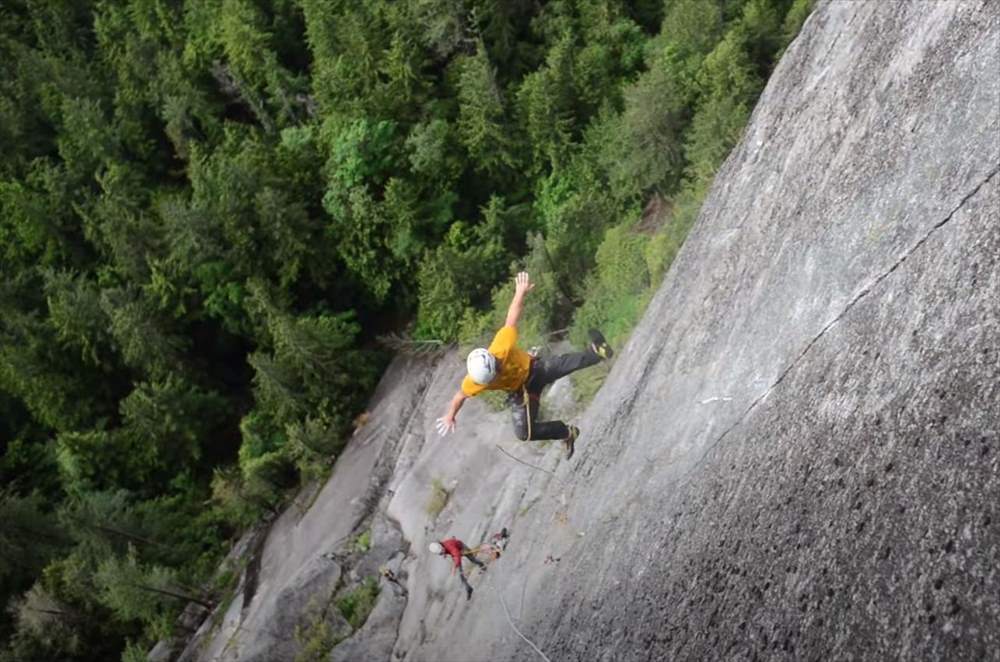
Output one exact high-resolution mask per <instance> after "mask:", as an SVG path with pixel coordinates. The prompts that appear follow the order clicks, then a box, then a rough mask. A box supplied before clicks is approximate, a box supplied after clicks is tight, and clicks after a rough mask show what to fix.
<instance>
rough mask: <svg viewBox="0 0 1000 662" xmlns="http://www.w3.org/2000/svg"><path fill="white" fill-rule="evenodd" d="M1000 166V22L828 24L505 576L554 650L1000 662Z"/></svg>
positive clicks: (505, 651) (830, 11) (891, 5)
mask: <svg viewBox="0 0 1000 662" xmlns="http://www.w3.org/2000/svg"><path fill="white" fill-rule="evenodd" d="M998 170H1000V5H997V4H996V3H992V2H980V1H975V2H971V1H970V2H898V3H896V2H828V3H821V4H820V6H819V7H818V8H817V10H816V12H815V13H814V14H813V16H812V17H811V18H810V19H809V21H808V22H807V24H806V26H805V27H804V29H803V31H802V33H801V35H800V37H799V38H798V39H797V40H796V41H795V43H794V44H793V45H792V46H791V48H790V49H789V51H788V52H787V54H786V55H785V57H784V58H783V60H782V61H781V63H780V65H779V66H778V68H777V70H776V71H775V73H774V75H773V77H772V79H771V81H770V83H769V84H768V86H767V89H766V91H765V93H764V94H763V96H762V97H761V99H760V102H759V104H758V106H757V109H756V111H755V112H754V114H753V117H752V119H751V122H750V124H749V126H748V128H747V131H746V134H745V136H744V139H743V141H742V142H741V144H740V145H739V146H738V148H737V149H735V150H734V152H733V153H732V154H731V155H730V157H729V159H728V160H727V162H726V164H725V165H724V167H723V168H722V170H721V171H720V173H719V174H718V176H717V178H716V183H715V187H714V189H713V191H712V192H711V194H710V196H709V198H708V200H707V202H706V204H705V206H704V207H703V210H702V214H701V217H700V218H699V221H698V223H697V225H696V227H695V229H694V231H693V232H692V234H691V236H690V237H689V239H688V241H687V243H686V244H685V246H684V248H683V250H682V252H681V255H680V256H679V258H678V260H677V262H676V263H675V265H674V267H673V268H672V269H671V272H670V273H669V274H668V276H667V278H666V280H665V282H664V284H663V286H662V288H661V290H660V292H659V294H658V295H657V297H656V299H655V300H654V301H653V303H652V304H651V305H650V308H649V310H648V311H647V314H646V316H645V318H644V320H643V322H642V323H641V325H640V327H639V328H638V329H637V330H636V332H635V333H634V334H633V337H632V339H631V340H630V342H629V344H628V346H627V347H626V348H625V349H624V351H622V352H621V356H620V358H619V360H618V363H617V365H616V366H615V368H614V369H613V371H612V374H611V376H610V378H609V380H608V381H607V382H606V383H605V385H604V387H603V389H602V391H601V392H600V394H599V395H598V397H597V399H596V400H595V402H594V403H593V404H592V406H591V407H590V409H589V410H588V412H587V414H586V416H585V417H584V420H583V422H582V423H581V427H583V428H584V429H585V430H586V432H585V433H584V435H583V436H582V437H581V439H580V442H579V443H578V446H579V447H580V449H579V450H578V451H577V456H578V457H579V459H578V460H575V463H574V465H573V467H572V471H571V472H570V471H567V472H566V473H565V474H564V477H565V478H566V479H567V480H569V481H571V484H572V491H571V494H569V498H568V503H569V506H568V507H567V508H566V509H565V511H564V512H562V513H560V512H558V510H556V509H553V510H551V511H550V512H544V511H542V512H538V513H537V514H536V517H537V523H533V524H532V525H530V526H528V527H524V526H522V527H521V529H522V530H524V529H527V530H528V531H529V532H530V533H529V536H528V540H525V541H520V542H521V543H522V546H521V547H519V548H518V549H519V550H524V551H516V552H514V554H512V555H511V556H512V557H513V556H515V555H516V558H510V559H505V560H504V563H506V564H507V567H505V572H506V573H507V574H508V575H511V576H517V577H519V580H518V583H519V582H520V581H521V580H520V577H522V576H526V577H528V578H529V579H528V586H529V587H530V589H529V593H528V598H527V600H526V604H525V608H524V616H523V624H524V626H525V629H526V632H525V633H526V634H527V635H528V636H529V638H533V641H534V643H535V644H537V645H538V646H539V647H540V648H541V649H542V650H544V651H548V652H549V653H550V657H551V658H552V659H561V660H577V659H579V660H594V659H597V660H603V659H606V660H632V659H634V660H645V659H675V660H680V659H719V658H730V659H731V658H737V659H742V658H750V659H753V658H768V659H861V658H867V659H886V658H890V659H891V658H902V659H983V658H991V657H992V658H994V659H996V658H997V657H998V656H1000V653H998V651H1000V574H998V572H997V570H996V564H997V561H998V559H1000V519H998V517H1000V512H998V510H1000V505H998V503H1000V501H998V500H1000V470H998V468H1000V464H998V461H1000V460H998V454H1000V386H998V384H1000V175H998ZM546 518H548V519H549V521H564V522H568V523H569V526H571V527H574V528H576V529H578V530H579V531H581V532H585V533H586V535H585V536H583V537H577V538H576V540H575V542H574V543H573V544H569V545H567V544H565V543H563V542H562V541H559V540H558V537H556V540H557V542H550V540H552V539H553V537H552V536H550V534H549V532H548V531H546V530H545V528H544V524H543V522H544V520H545V519H546ZM550 528H551V527H550ZM546 550H551V552H549V551H546ZM546 553H552V554H554V555H556V556H560V557H562V559H563V560H562V562H561V563H560V564H559V567H558V569H557V570H552V569H547V568H545V567H543V566H540V561H539V560H538V555H539V554H542V555H543V556H544V554H546ZM567 558H568V559H570V561H569V563H568V564H567ZM514 585H515V586H517V583H515V584H514ZM517 588H519V587H517ZM516 595H517V594H516V592H515V591H514V590H510V591H508V593H507V596H508V597H507V600H508V602H510V601H511V600H512V599H515V598H516ZM491 627H492V626H491ZM505 630H506V631H505ZM477 634H478V635H479V636H481V637H483V638H489V637H490V636H491V635H490V634H489V632H488V630H487V629H486V628H484V629H483V631H481V632H477ZM506 634H509V629H507V624H506V623H503V622H502V620H501V621H500V625H499V626H496V630H495V634H493V635H492V638H491V647H490V652H491V657H494V658H499V659H512V660H513V659H528V657H529V656H531V655H533V652H532V651H531V649H530V648H529V647H528V646H527V644H525V643H524V642H519V641H517V640H516V639H513V638H510V637H508V640H507V641H506V642H503V641H501V637H502V636H504V635H506ZM437 652H441V651H437ZM414 659H419V656H414Z"/></svg>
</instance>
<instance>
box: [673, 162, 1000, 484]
mask: <svg viewBox="0 0 1000 662" xmlns="http://www.w3.org/2000/svg"><path fill="white" fill-rule="evenodd" d="M998 173H1000V166H997V167H996V168H994V169H993V171H992V172H990V173H989V174H988V175H986V177H984V178H983V180H982V181H981V182H979V184H977V185H976V186H975V187H974V188H973V189H972V190H971V191H970V192H969V193H968V194H966V195H965V196H964V197H963V198H962V199H961V201H959V203H958V205H956V206H955V208H954V209H952V210H951V211H950V212H949V213H948V214H947V215H946V216H945V217H944V218H943V219H942V220H940V221H938V222H937V223H935V224H934V225H933V226H931V228H930V229H929V230H928V231H927V233H926V234H924V236H923V237H921V238H920V239H919V240H918V241H917V242H916V243H915V244H913V246H912V247H910V249H909V250H908V251H906V253H904V254H903V256H902V257H900V258H899V259H898V260H896V262H895V263H893V265H892V266H890V267H889V268H888V269H887V270H885V271H884V272H883V273H882V274H880V275H879V276H878V277H876V278H875V280H873V281H872V282H871V283H869V284H868V285H866V286H865V287H864V288H863V289H862V290H861V291H860V292H858V294H857V295H856V296H855V297H854V298H853V299H851V300H850V301H849V302H848V303H847V305H846V306H844V309H843V310H842V311H840V314H838V315H837V316H836V317H835V318H833V319H832V320H831V321H830V322H828V323H827V324H826V325H825V326H824V327H823V328H822V329H821V330H820V331H819V333H817V334H816V335H815V336H814V337H813V339H812V340H810V341H809V342H808V343H806V346H805V347H804V348H803V349H802V351H801V352H799V354H798V356H796V357H795V359H794V360H792V362H791V363H789V364H788V366H786V367H785V369H784V370H783V371H782V372H781V374H780V375H778V378H777V379H776V380H775V381H774V383H773V384H771V385H770V386H769V387H767V389H765V390H764V392H763V393H762V394H761V395H759V396H757V398H756V399H754V401H753V402H751V403H750V406H749V407H747V408H746V410H745V411H744V412H743V413H742V414H740V416H739V418H737V419H736V421H735V422H734V423H733V424H732V425H730V426H729V427H728V428H726V430H725V431H724V432H723V433H722V434H721V435H719V437H718V438H717V439H716V440H715V441H713V442H712V443H711V444H710V445H709V446H707V447H706V448H705V452H704V453H702V454H701V457H699V458H698V459H697V460H696V461H695V462H694V463H693V464H692V465H691V467H690V468H689V469H688V470H687V471H686V472H685V476H688V475H690V474H691V473H692V472H693V471H694V470H695V469H697V468H698V467H700V466H701V465H702V464H703V463H704V461H705V460H706V458H708V456H709V454H710V453H711V452H712V451H713V450H714V449H715V448H716V447H717V446H718V445H719V444H720V443H722V440H723V439H725V438H726V436H727V435H728V434H729V433H730V432H732V431H733V430H735V429H736V428H737V427H739V426H740V425H741V424H742V423H743V421H744V420H746V418H747V416H749V415H750V412H752V411H753V410H754V409H755V408H756V407H757V405H759V404H760V403H761V402H763V401H764V400H765V399H766V398H767V396H769V395H770V394H771V393H772V392H773V391H774V389H776V388H777V387H778V386H779V385H780V384H781V382H783V381H784V380H785V377H787V376H788V374H789V373H791V371H792V370H793V369H794V368H795V367H796V366H797V365H798V364H799V361H801V360H802V358H803V357H804V356H805V355H806V354H808V353H809V351H810V350H811V349H812V348H813V346H814V345H815V344H816V343H817V342H819V340H820V339H821V338H822V337H823V336H824V335H826V332H827V331H829V330H830V329H831V328H833V327H834V326H836V325H837V324H838V323H840V320H842V319H843V318H844V316H845V315H847V313H849V312H850V311H851V309H852V308H854V306H855V305H856V304H857V303H858V302H859V301H861V299H863V298H865V297H866V296H868V295H869V294H870V293H871V292H872V290H873V289H874V288H875V287H877V286H878V285H879V284H880V283H881V282H882V281H883V280H885V279H886V278H888V277H889V276H890V275H891V274H892V273H894V272H895V271H896V270H897V269H898V268H899V267H900V266H901V265H902V264H903V263H904V262H906V260H907V259H908V258H909V257H910V256H911V255H913V254H914V253H915V252H916V251H917V250H919V249H920V247H921V246H923V245H924V244H925V243H927V241H928V240H929V239H930V238H931V236H932V235H933V234H934V233H935V232H937V231H938V230H939V229H941V228H942V227H943V226H944V225H946V224H947V223H948V222H949V221H951V219H952V218H954V216H955V214H957V213H958V212H959V211H960V210H961V209H962V207H964V206H965V204H966V203H967V202H968V201H969V200H970V199H971V198H972V197H973V196H975V195H976V194H977V193H979V191H980V190H981V189H982V188H983V187H984V186H986V184H988V183H989V182H990V180H991V179H993V178H994V177H996V176H997V174H998Z"/></svg>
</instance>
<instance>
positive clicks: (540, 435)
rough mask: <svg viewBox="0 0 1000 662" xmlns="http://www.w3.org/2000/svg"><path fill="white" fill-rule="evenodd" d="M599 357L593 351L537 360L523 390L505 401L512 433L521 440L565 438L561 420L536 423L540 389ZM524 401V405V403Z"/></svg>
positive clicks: (513, 393) (514, 393)
mask: <svg viewBox="0 0 1000 662" xmlns="http://www.w3.org/2000/svg"><path fill="white" fill-rule="evenodd" d="M600 360H601V357H599V356H597V354H594V353H593V352H589V351H588V352H573V353H571V354H563V355H562V356H553V357H551V358H547V359H538V360H536V361H535V362H534V363H532V364H531V372H530V373H529V374H528V381H527V382H526V384H525V387H526V389H527V392H528V393H527V395H528V397H527V398H525V393H524V391H525V389H520V390H518V391H513V392H511V394H510V397H509V398H508V402H509V403H510V409H511V415H512V416H513V419H514V434H515V435H517V438H518V439H520V440H521V441H527V440H529V439H532V440H541V439H565V438H566V437H568V436H569V428H567V427H566V424H565V423H563V422H562V421H538V420H537V418H538V399H539V398H540V397H541V395H542V389H544V388H545V387H546V386H548V385H549V384H551V383H552V382H554V381H556V380H557V379H559V378H560V377H565V376H566V375H568V374H570V373H571V372H576V371H577V370H580V369H581V368H587V367H589V366H592V365H594V364H595V363H598V362H599V361H600ZM525 400H527V402H525Z"/></svg>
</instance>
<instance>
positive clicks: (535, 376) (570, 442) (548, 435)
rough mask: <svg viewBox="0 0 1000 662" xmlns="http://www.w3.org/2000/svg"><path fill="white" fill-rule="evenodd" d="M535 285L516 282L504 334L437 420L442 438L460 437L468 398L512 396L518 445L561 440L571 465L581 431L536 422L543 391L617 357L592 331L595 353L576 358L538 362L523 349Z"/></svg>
mask: <svg viewBox="0 0 1000 662" xmlns="http://www.w3.org/2000/svg"><path fill="white" fill-rule="evenodd" d="M533 287H534V284H533V283H532V282H531V280H530V279H529V278H528V274H527V272H524V271H522V272H521V273H519V274H517V277H516V278H515V279H514V299H513V300H512V301H511V302H510V308H508V309H507V319H506V321H505V322H504V325H503V328H502V329H500V330H499V331H497V334H496V336H494V337H493V342H491V343H490V346H489V347H488V348H486V349H484V348H481V347H480V348H478V349H474V350H472V351H471V352H470V353H469V357H468V359H467V360H466V369H467V370H468V374H467V375H466V376H465V379H463V380H462V387H461V388H460V389H459V390H458V392H457V393H455V396H454V397H453V398H452V399H451V404H450V405H449V406H448V413H447V414H445V415H444V416H442V417H441V418H439V419H437V430H438V432H439V433H440V434H441V435H445V434H447V433H449V432H454V431H455V416H457V415H458V410H459V409H461V408H462V404H463V403H465V400H466V399H467V398H471V397H474V396H477V395H479V394H480V393H482V392H483V391H501V390H502V391H509V392H510V396H509V397H508V402H509V404H510V407H511V413H512V415H513V419H514V434H516V435H517V438H518V439H521V440H522V441H527V440H528V439H533V440H536V439H537V440H541V439H561V440H562V443H563V448H564V449H565V450H566V459H569V458H571V457H573V446H574V443H575V442H576V438H577V436H578V435H579V434H580V430H579V429H577V428H576V427H575V426H572V425H566V424H565V423H563V422H562V421H536V418H537V416H538V399H539V397H540V396H541V394H542V389H544V388H545V387H546V386H548V385H549V384H551V383H552V382H554V381H556V380H557V379H559V378H560V377H565V376H566V375H568V374H570V373H571V372H575V371H576V370H579V369H581V368H586V367H587V366H592V365H594V364H595V363H598V362H599V361H602V360H605V359H609V358H611V356H612V355H613V352H612V351H611V347H610V346H609V345H608V343H607V341H606V340H605V339H604V336H603V335H601V332H600V331H597V330H595V329H591V330H590V331H589V332H588V333H589V335H590V347H589V348H588V350H587V351H585V352H572V353H570V354H563V355H562V356H555V357H551V358H544V359H536V358H535V357H533V356H531V355H530V354H528V353H527V352H525V351H524V350H522V349H520V348H519V347H518V346H517V322H518V320H519V319H520V318H521V311H522V310H523V309H524V297H525V295H526V294H527V293H528V292H530V291H531V289H532V288H533Z"/></svg>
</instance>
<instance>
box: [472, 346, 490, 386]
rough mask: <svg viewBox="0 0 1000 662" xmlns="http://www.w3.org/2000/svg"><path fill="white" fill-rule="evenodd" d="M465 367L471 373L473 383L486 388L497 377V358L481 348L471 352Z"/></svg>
mask: <svg viewBox="0 0 1000 662" xmlns="http://www.w3.org/2000/svg"><path fill="white" fill-rule="evenodd" d="M465 367H466V368H467V369H468V371H469V377H472V381H474V382H476V383H477V384H480V385H482V386H486V385H487V384H489V383H490V382H492V381H493V380H494V379H496V377H497V357H495V356H493V355H492V354H490V353H489V352H488V351H486V350H485V349H483V348H482V347H480V348H479V349H474V350H472V351H471V352H469V358H468V359H466V360H465Z"/></svg>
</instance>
